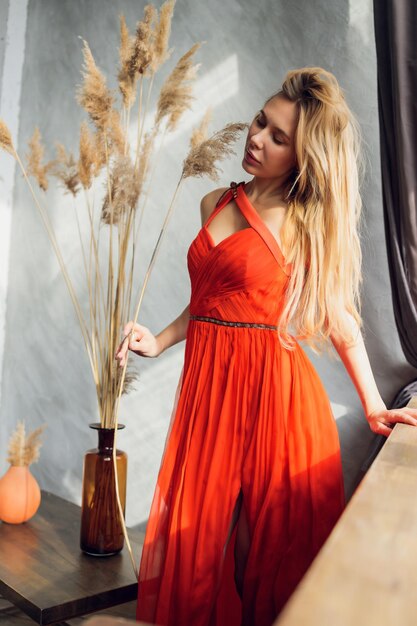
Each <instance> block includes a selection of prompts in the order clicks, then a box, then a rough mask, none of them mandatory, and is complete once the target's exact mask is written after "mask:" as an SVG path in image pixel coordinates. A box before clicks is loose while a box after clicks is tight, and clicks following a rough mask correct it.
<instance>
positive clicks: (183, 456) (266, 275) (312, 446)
mask: <svg viewBox="0 0 417 626" xmlns="http://www.w3.org/2000/svg"><path fill="white" fill-rule="evenodd" d="M233 197H234V198H235V202H236V203H237V205H238V207H239V209H240V210H241V212H242V213H243V215H244V217H245V218H246V221H247V223H248V226H247V227H246V228H244V229H243V230H239V231H237V232H235V233H233V234H232V235H230V236H228V237H226V238H225V239H223V241H221V242H220V243H219V244H218V245H215V244H214V242H213V240H212V237H211V235H210V233H209V231H208V230H207V226H208V224H209V223H210V222H211V220H212V219H213V218H214V216H215V215H217V213H218V212H219V211H221V210H222V208H223V207H224V206H225V205H226V204H228V203H229V202H230V200H231V199H232V198H233ZM187 264H188V270H189V274H190V280H191V300H190V321H189V324H188V329H187V336H186V344H185V353H184V365H183V369H182V372H181V376H180V380H179V383H178V387H177V393H176V397H175V401H174V408H173V411H172V415H171V422H170V425H169V429H168V434H167V437H166V442H165V449H164V452H163V455H162V460H161V465H160V470H159V474H158V478H157V484H156V488H155V493H154V496H153V501H152V505H151V510H150V516H149V520H148V523H147V528H146V535H145V540H144V545H143V551H142V556H141V562H140V571H139V581H138V582H139V585H138V601H137V612H136V617H137V619H138V620H143V621H145V622H149V623H152V624H160V625H161V626H241V625H242V626H270V625H271V624H272V623H273V621H274V619H275V618H276V616H277V615H278V614H279V612H280V610H281V609H282V607H283V606H284V604H285V602H286V601H287V599H288V598H289V596H290V595H291V593H292V592H293V590H294V589H295V587H296V585H297V584H298V582H299V581H300V580H301V578H302V576H303V575H304V574H305V572H306V570H307V568H308V567H309V565H310V564H311V562H312V560H313V559H314V557H315V555H316V554H317V552H318V551H319V549H320V547H321V546H322V545H323V543H324V541H325V540H326V538H327V537H328V535H329V533H330V531H331V530H332V528H333V526H334V525H335V523H336V521H337V519H338V518H339V516H340V514H341V513H342V511H343V509H344V507H345V496H344V487H343V475H342V465H341V455H340V445H339V438H338V431H337V427H336V422H335V419H334V416H333V414H332V410H331V406H330V402H329V399H328V396H327V395H326V391H325V389H324V387H323V385H322V383H321V381H320V378H319V376H318V374H317V372H316V370H315V368H314V367H313V365H312V363H311V361H310V360H309V359H308V357H307V355H306V353H305V352H304V350H303V349H302V348H301V346H300V345H299V344H298V343H297V346H296V349H295V351H293V352H291V351H289V350H286V349H284V348H282V347H281V345H280V343H279V340H278V336H277V333H276V331H275V330H273V328H272V327H273V326H274V325H276V324H277V321H278V317H279V313H280V310H281V307H282V304H283V297H284V292H285V288H286V285H287V281H288V278H289V275H290V271H291V268H290V266H289V265H288V264H286V262H285V259H284V257H283V254H282V252H281V250H280V248H279V246H278V243H277V241H276V239H275V237H274V235H273V234H272V232H271V230H270V229H269V227H268V226H267V225H266V224H265V222H264V221H263V219H262V218H261V217H260V216H259V214H258V213H257V211H256V209H255V208H254V207H253V205H252V204H251V203H250V201H249V198H248V197H247V195H246V193H245V189H244V183H243V182H242V183H239V184H236V183H231V188H230V189H228V190H227V192H226V193H225V195H224V196H223V197H222V198H221V199H220V202H219V203H218V205H217V206H216V208H215V209H214V211H213V213H212V214H211V216H210V217H209V219H208V220H207V222H206V224H205V225H204V226H203V227H202V228H201V230H200V231H199V232H198V234H197V236H196V238H195V239H194V240H193V241H192V243H191V245H190V247H189V249H188V255H187ZM194 316H196V317H197V318H201V317H203V318H208V319H194ZM225 322H226V323H225ZM227 322H240V323H243V324H242V325H240V326H239V325H232V324H227ZM245 323H246V324H248V325H246V326H245ZM241 492H242V493H241ZM239 494H241V495H243V502H242V504H241V509H240V511H242V509H243V508H244V511H245V516H246V525H245V531H244V536H245V545H246V547H245V549H244V554H245V555H246V556H245V558H246V565H245V568H244V578H243V585H242V586H241V593H240V594H239V593H238V591H237V588H236V585H235V578H234V573H235V568H234V564H235V554H234V553H235V549H236V551H237V552H238V551H239V550H242V547H239V545H237V546H235V544H236V536H237V534H238V533H237V529H238V524H236V525H235V527H234V530H233V533H232V535H231V537H230V540H229V541H228V542H227V538H228V537H229V530H230V528H231V519H232V513H233V510H234V506H235V504H236V501H237V499H238V496H239ZM239 522H240V520H239Z"/></svg>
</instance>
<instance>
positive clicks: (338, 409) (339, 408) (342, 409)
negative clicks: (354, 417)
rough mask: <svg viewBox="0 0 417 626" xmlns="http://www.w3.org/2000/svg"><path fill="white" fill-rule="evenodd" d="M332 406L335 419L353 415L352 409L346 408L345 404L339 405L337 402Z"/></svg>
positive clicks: (332, 403)
mask: <svg viewBox="0 0 417 626" xmlns="http://www.w3.org/2000/svg"><path fill="white" fill-rule="evenodd" d="M330 404H331V407H332V412H333V415H334V416H335V419H338V418H339V417H343V415H349V414H351V413H352V409H351V407H348V406H345V405H344V404H338V403H337V402H331V403H330Z"/></svg>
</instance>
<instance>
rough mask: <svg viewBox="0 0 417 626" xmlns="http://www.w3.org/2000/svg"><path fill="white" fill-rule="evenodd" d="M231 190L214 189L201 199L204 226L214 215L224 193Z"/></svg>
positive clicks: (224, 188) (225, 188)
mask: <svg viewBox="0 0 417 626" xmlns="http://www.w3.org/2000/svg"><path fill="white" fill-rule="evenodd" d="M227 189H229V187H218V188H217V189H213V190H212V191H209V192H208V193H206V195H205V196H203V197H202V198H201V202H200V213H201V223H202V224H203V225H204V224H205V223H206V221H207V220H208V218H209V217H210V215H211V214H212V212H213V210H214V207H215V206H216V204H217V202H218V200H219V199H220V198H221V196H222V195H223V194H224V192H225V191H226V190H227Z"/></svg>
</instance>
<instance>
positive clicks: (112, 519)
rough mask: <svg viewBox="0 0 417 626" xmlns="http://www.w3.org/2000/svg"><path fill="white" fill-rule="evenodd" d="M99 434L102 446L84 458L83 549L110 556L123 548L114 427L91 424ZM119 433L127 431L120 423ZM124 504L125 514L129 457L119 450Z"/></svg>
mask: <svg viewBox="0 0 417 626" xmlns="http://www.w3.org/2000/svg"><path fill="white" fill-rule="evenodd" d="M89 426H90V428H94V429H95V430H97V432H98V447H97V448H96V449H93V450H88V451H87V452H86V454H85V456H84V467H83V482H82V503H81V532H80V547H81V550H82V551H83V552H86V553H87V554H91V555H93V556H110V555H112V554H117V553H118V552H120V551H121V550H122V548H123V544H124V535H123V528H122V523H121V520H120V513H119V507H118V505H117V497H116V486H115V476H114V464H113V444H114V432H115V431H114V428H102V426H101V424H99V423H98V424H97V423H95V424H89ZM117 428H118V430H119V429H122V428H124V425H123V424H118V427H117ZM116 466H117V476H118V485H119V496H120V502H121V505H122V509H123V516H124V515H125V507H126V476H127V454H126V453H125V452H123V451H121V450H116Z"/></svg>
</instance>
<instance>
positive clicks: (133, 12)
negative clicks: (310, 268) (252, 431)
mask: <svg viewBox="0 0 417 626" xmlns="http://www.w3.org/2000/svg"><path fill="white" fill-rule="evenodd" d="M143 4H144V3H138V2H137V0H124V1H122V0H117V1H115V0H112V1H111V2H110V0H107V1H106V2H105V1H103V0H88V2H87V0H60V1H59V2H57V1H56V0H30V1H29V5H28V17H27V35H26V54H25V64H24V68H23V84H22V98H21V117H20V131H19V144H20V145H21V146H24V145H25V144H26V143H27V140H28V139H29V137H30V136H31V134H32V132H33V129H34V126H35V125H39V127H40V130H41V132H42V134H43V137H44V140H45V143H46V144H47V145H48V146H52V145H53V142H54V141H55V140H60V141H62V142H63V143H64V144H65V145H66V146H67V147H68V148H71V149H75V148H76V144H77V135H78V125H79V122H80V120H81V119H83V118H84V114H83V112H82V111H81V110H80V109H79V107H78V105H77V104H76V102H75V100H74V91H75V87H76V85H77V83H79V80H80V66H81V61H82V56H81V40H80V39H79V36H81V37H83V38H85V39H87V40H88V42H89V43H90V46H91V49H92V51H93V54H94V55H95V58H96V60H97V62H98V64H99V66H100V67H101V68H102V69H103V70H104V72H105V73H106V75H107V76H108V77H109V82H110V84H111V85H112V86H114V85H115V81H114V76H115V73H116V66H117V46H118V14H119V13H120V12H121V11H123V12H124V13H125V15H126V18H127V21H128V24H130V26H131V27H132V28H133V26H134V24H135V21H136V20H137V19H140V18H141V17H142V7H143ZM158 6H159V5H158ZM6 11H7V3H5V2H3V3H2V4H0V29H1V30H0V62H1V61H2V58H3V56H2V53H3V46H4V42H3V40H2V39H1V37H2V34H3V26H2V25H3V24H4V20H3V17H4V14H5V12H6ZM202 40H204V41H206V43H205V44H204V45H203V46H202V48H201V49H200V51H199V52H198V53H197V55H196V60H197V61H198V62H201V63H202V65H201V68H200V70H199V77H200V80H199V81H198V83H197V84H196V90H195V93H196V95H197V100H196V102H195V106H194V113H195V115H197V118H198V116H199V115H202V114H203V112H204V111H205V108H206V106H207V105H208V104H210V103H213V104H214V117H213V121H212V123H211V127H210V128H211V130H215V129H218V128H221V127H222V126H223V125H224V124H225V123H226V122H229V121H232V120H233V121H237V120H242V121H249V120H250V119H251V117H252V115H253V114H254V113H255V112H256V110H257V109H258V108H259V106H260V104H261V103H262V102H263V101H264V99H265V98H266V97H267V96H269V95H270V94H271V93H272V92H273V91H274V90H275V89H276V88H277V87H279V85H280V84H281V82H282V79H283V78H284V75H285V73H286V71H287V70H288V69H290V68H295V67H301V66H303V65H320V66H323V67H325V68H326V69H328V70H330V71H333V72H334V73H335V75H336V76H337V78H338V79H339V81H340V83H341V85H342V87H343V88H344V90H345V93H346V97H347V100H348V102H349V103H350V105H351V107H352V109H353V110H354V112H355V113H356V115H357V117H358V118H359V121H360V123H361V126H362V129H363V133H364V137H365V141H366V146H367V157H368V173H367V180H366V185H365V188H364V192H363V200H364V212H365V217H366V231H365V233H364V237H363V241H364V266H363V269H364V274H365V281H364V289H363V313H364V320H365V340H366V345H367V347H368V350H369V355H370V359H371V363H372V366H373V371H374V374H375V377H376V380H377V384H378V386H379V389H380V391H381V394H382V395H383V397H384V399H385V401H387V402H389V401H390V400H391V399H392V397H393V395H394V394H395V392H396V391H397V390H398V388H399V387H400V386H402V385H403V384H404V383H405V382H407V381H408V380H409V379H411V377H412V376H415V370H413V368H411V367H410V366H408V365H407V364H406V362H405V359H404V357H403V355H402V351H401V348H400V345H399V341H398V338H397V332H396V328H395V323H394V319H393V313H392V306H391V295H390V285H389V278H388V268H387V259H386V253H385V243H384V231H383V216H382V206H381V187H380V169H379V143H378V114H377V97H376V60H375V48H374V38H373V16H372V2H371V0H366V2H363V0H355V1H352V2H348V1H346V0H335V1H334V2H332V3H329V2H328V1H327V0H315V1H314V2H311V1H309V0H296V1H295V2H285V1H283V0H280V1H277V0H259V2H257V3H252V2H249V0H241V1H240V2H238V1H236V0H235V1H233V0H229V1H228V2H227V3H225V2H220V1H219V0H212V1H210V2H209V3H207V4H204V3H203V2H195V1H192V0H177V5H176V8H175V13H174V21H173V26H172V36H171V46H174V47H175V50H174V53H173V56H172V57H171V59H170V60H169V61H168V63H167V64H166V65H165V66H164V68H163V69H162V70H161V72H160V73H159V75H157V78H156V81H155V88H154V91H153V96H154V99H155V96H156V94H157V92H158V88H159V86H160V84H161V81H162V80H163V78H164V77H165V76H166V75H167V73H168V71H170V69H171V68H172V67H173V65H174V63H175V61H176V60H177V59H178V57H179V56H180V55H181V54H183V53H184V52H185V51H187V50H188V49H189V48H190V47H191V45H192V44H193V43H194V42H195V41H202ZM1 66H2V62H1V63H0V76H1V71H2V67H1ZM219 85H221V87H219ZM190 119H191V118H190ZM189 133H190V123H185V124H184V125H183V130H182V131H181V132H179V133H177V135H176V137H175V141H173V140H171V141H168V142H167V144H166V149H165V150H164V151H163V153H162V155H161V157H160V161H159V164H158V169H157V172H156V174H155V179H154V187H153V188H154V192H153V195H152V198H151V202H150V203H149V205H148V207H147V213H146V216H145V219H144V223H143V232H146V237H143V238H142V239H141V242H142V243H141V245H142V248H141V249H142V255H143V256H142V262H141V264H140V269H139V276H140V275H143V270H144V268H145V261H147V260H148V259H149V254H150V252H151V243H152V242H155V241H156V238H157V235H158V233H159V228H160V225H161V223H162V219H163V212H164V209H165V207H167V203H168V201H169V200H170V198H171V196H172V193H173V191H174V188H175V185H176V182H177V179H178V176H179V174H180V170H181V162H182V159H183V157H184V156H185V154H186V151H187V144H188V138H189ZM242 145H243V142H242V141H241V142H240V144H239V145H238V147H237V149H238V155H237V156H236V157H233V158H231V159H229V161H228V162H227V163H224V164H223V166H222V167H223V175H222V178H221V180H220V181H219V183H213V182H212V181H210V180H190V181H188V182H187V184H186V185H185V186H184V188H183V190H182V192H181V195H180V199H179V202H178V204H177V206H176V209H175V214H174V216H173V218H172V220H171V222H170V225H169V231H168V233H167V235H166V237H165V239H164V243H163V246H162V249H161V253H160V255H159V258H158V261H157V264H156V267H155V270H154V273H153V276H152V278H151V281H150V284H149V288H148V290H147V294H146V296H145V299H144V303H143V307H142V312H141V315H140V318H139V321H140V322H141V323H142V324H144V325H146V326H148V327H149V328H150V329H151V330H152V331H153V332H154V333H155V334H156V333H157V332H159V331H160V330H161V329H162V328H164V327H165V326H166V325H167V324H169V323H170V322H171V321H172V320H173V319H174V318H175V317H177V316H178V314H179V313H180V312H181V311H182V310H183V308H184V307H185V306H186V304H187V303H188V302H189V296H190V284H189V277H188V274H187V269H186V253H187V249H188V246H189V244H190V243H191V241H192V239H193V238H194V237H195V235H196V233H197V231H198V229H199V228H200V215H199V202H200V198H201V196H202V195H203V194H204V193H206V192H207V191H209V190H210V189H212V188H213V186H220V185H227V184H229V182H230V181H231V180H242V179H249V178H248V177H247V175H246V172H244V171H243V170H242V168H241V165H240V162H241V150H242ZM51 156H52V152H49V153H48V157H51ZM45 200H46V202H47V205H48V208H49V211H50V212H51V215H52V216H53V221H54V223H55V226H56V229H57V233H58V238H59V241H60V244H61V246H62V249H63V252H64V256H65V258H66V259H68V264H69V267H70V271H71V273H72V275H73V276H74V279H75V280H76V283H77V285H78V287H79V290H81V291H82V289H83V281H82V279H81V272H82V264H81V258H80V254H79V246H78V243H77V238H76V229H75V222H74V215H73V206H72V202H71V199H70V198H69V197H68V196H63V195H62V192H61V191H60V190H59V189H57V188H56V186H53V187H52V188H51V191H50V193H48V195H47V196H45ZM79 277H80V278H79ZM83 297H85V293H84V296H83ZM183 350H184V343H182V344H179V345H177V346H175V347H173V348H171V349H170V350H168V351H167V352H165V353H164V354H163V355H161V357H159V358H158V359H140V358H138V359H137V364H138V367H139V369H140V379H139V381H138V383H137V389H136V391H134V392H133V393H131V395H130V396H128V397H127V398H125V399H124V400H123V405H122V408H121V415H120V421H121V422H124V423H125V424H126V426H127V428H126V430H124V431H123V432H121V433H120V434H119V437H118V442H119V447H121V448H123V449H125V450H126V451H127V453H128V455H129V481H128V502H127V521H128V523H129V524H134V523H137V522H139V521H141V520H144V519H145V518H146V516H147V514H148V510H149V506H150V503H151V497H152V494H153V487H154V483H155V479H156V474H157V470H158V467H159V461H160V457H161V454H162V450H163V445H164V441H165V435H166V429H167V427H168V423H169V418H170V414H171V408H172V404H173V400H174V392H175V388H176V385H177V382H178V377H179V374H180V371H181V367H182V360H183ZM306 350H307V352H308V354H309V356H310V358H311V359H312V361H313V363H314V365H315V366H316V368H317V370H318V372H319V374H320V376H321V377H322V380H323V382H324V384H325V386H326V389H327V391H328V394H329V397H330V400H331V402H332V406H333V410H334V414H335V416H336V418H337V423H338V427H339V433H340V438H341V443H342V453H343V462H344V472H345V481H346V491H347V494H348V495H349V494H350V493H351V490H352V489H353V487H354V484H355V480H356V476H357V471H358V467H359V465H360V463H361V461H362V460H363V458H364V456H365V454H366V449H367V445H368V444H369V442H370V439H371V437H372V433H371V432H370V430H369V428H368V426H367V424H366V422H365V420H364V416H363V412H362V408H361V405H360V402H359V399H358V397H357V395H356V392H355V389H354V387H353V385H352V383H351V381H350V379H349V377H348V375H347V373H346V372H345V370H344V367H343V365H342V363H341V362H338V363H336V364H335V363H334V362H331V363H330V362H329V361H328V360H327V359H326V358H324V357H322V358H319V359H318V358H316V357H315V355H313V354H312V353H310V351H308V349H307V348H306ZM0 411H1V415H0V419H1V420H2V421H3V423H5V424H6V429H5V430H6V431H7V434H8V435H9V434H10V433H11V432H12V430H13V429H14V426H15V424H16V422H17V420H19V419H25V420H26V423H27V425H28V427H29V428H34V427H36V426H38V425H39V424H41V423H43V422H47V424H48V426H47V429H46V431H45V434H44V445H43V448H42V450H41V459H40V461H39V463H37V464H36V465H34V466H33V473H34V475H35V476H36V478H37V479H38V481H39V483H40V485H41V487H42V488H43V489H48V490H51V491H53V492H55V493H57V494H59V495H62V496H64V497H67V498H69V499H71V500H73V501H75V502H79V501H80V487H81V470H82V459H83V454H84V452H85V450H86V448H88V447H93V446H94V445H95V435H94V433H93V432H91V431H90V430H89V428H88V423H89V422H92V421H96V420H97V411H96V405H95V397H94V391H93V384H92V379H91V375H90V372H89V367H88V363H87V358H86V355H85V351H84V347H83V344H82V341H81V335H80V332H79V329H78V326H77V323H76V320H75V315H74V312H73V309H72V305H71V302H70V299H69V297H68V294H67V291H66V287H65V284H64V281H63V279H62V276H61V274H60V272H59V269H58V265H57V262H56V259H55V257H54V254H53V252H52V249H51V246H50V244H49V242H48V240H47V238H46V235H45V233H44V230H43V227H42V225H41V223H40V220H39V217H38V215H37V214H36V212H35V208H34V206H33V203H32V201H31V198H30V196H29V194H28V190H27V188H26V185H25V184H24V182H23V181H22V179H21V177H20V176H17V178H16V184H15V193H14V207H13V224H12V232H11V252H10V276H9V290H8V302H7V327H6V345H5V354H4V370H3V383H2V389H1V409H0ZM6 444H7V441H6V439H4V440H2V441H1V442H0V458H1V461H0V469H1V470H2V471H4V470H5V469H6V464H5V450H6Z"/></svg>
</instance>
